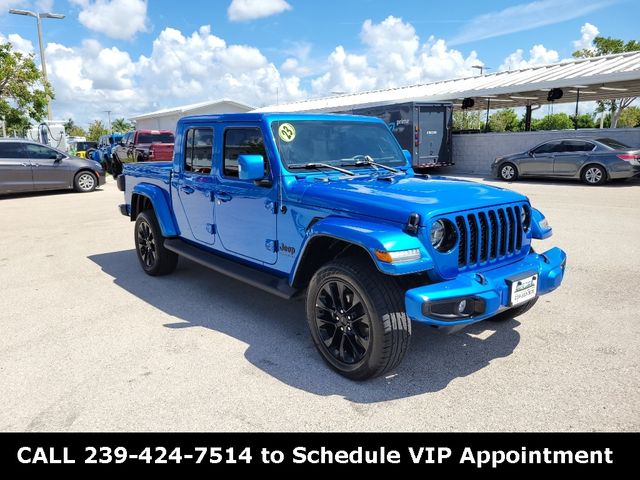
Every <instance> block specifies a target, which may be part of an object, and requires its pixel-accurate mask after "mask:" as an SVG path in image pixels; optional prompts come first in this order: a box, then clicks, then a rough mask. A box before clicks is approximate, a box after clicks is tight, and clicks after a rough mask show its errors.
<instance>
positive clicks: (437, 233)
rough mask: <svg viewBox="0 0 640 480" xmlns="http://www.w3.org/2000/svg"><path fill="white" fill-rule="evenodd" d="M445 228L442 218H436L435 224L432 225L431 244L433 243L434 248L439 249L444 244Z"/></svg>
mask: <svg viewBox="0 0 640 480" xmlns="http://www.w3.org/2000/svg"><path fill="white" fill-rule="evenodd" d="M445 230H446V228H445V225H444V222H443V221H442V220H436V221H435V222H434V223H433V225H431V245H433V247H434V248H436V249H437V248H438V247H440V246H441V245H442V242H443V241H444V234H445Z"/></svg>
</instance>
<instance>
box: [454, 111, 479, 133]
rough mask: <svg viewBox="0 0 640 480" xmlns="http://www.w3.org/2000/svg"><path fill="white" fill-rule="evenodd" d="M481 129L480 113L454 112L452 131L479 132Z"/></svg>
mask: <svg viewBox="0 0 640 480" xmlns="http://www.w3.org/2000/svg"><path fill="white" fill-rule="evenodd" d="M481 128H482V119H481V118H480V112H469V111H467V110H454V112H453V129H454V130H479V129H481Z"/></svg>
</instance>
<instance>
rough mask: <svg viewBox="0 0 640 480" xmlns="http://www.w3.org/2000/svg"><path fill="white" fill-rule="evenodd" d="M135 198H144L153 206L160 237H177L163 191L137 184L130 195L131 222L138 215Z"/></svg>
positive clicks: (147, 184) (176, 230)
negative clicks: (160, 233) (160, 232)
mask: <svg viewBox="0 0 640 480" xmlns="http://www.w3.org/2000/svg"><path fill="white" fill-rule="evenodd" d="M136 196H141V197H146V198H148V199H149V201H150V202H151V205H153V210H154V212H155V215H156V219H157V220H158V224H159V225H160V230H161V231H162V235H163V236H165V237H177V236H178V229H177V228H176V222H175V221H174V219H173V214H172V213H171V208H170V207H169V201H168V200H167V198H166V194H165V192H164V190H162V189H161V188H160V187H158V186H156V185H151V184H149V183H139V184H137V185H136V186H135V187H133V192H132V195H131V220H135V218H136V216H137V215H138V213H140V212H138V211H137V202H136V201H135V200H136Z"/></svg>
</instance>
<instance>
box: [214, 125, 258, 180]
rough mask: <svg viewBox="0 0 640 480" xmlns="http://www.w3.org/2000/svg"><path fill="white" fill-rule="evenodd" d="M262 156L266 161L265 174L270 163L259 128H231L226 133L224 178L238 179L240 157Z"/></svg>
mask: <svg viewBox="0 0 640 480" xmlns="http://www.w3.org/2000/svg"><path fill="white" fill-rule="evenodd" d="M240 155H262V157H263V158H264V159H265V174H267V173H268V168H269V167H268V166H269V162H268V161H267V152H266V151H265V148H264V139H263V137H262V132H261V131H260V129H259V128H229V129H227V130H226V131H225V132H224V176H225V177H231V178H238V156H240Z"/></svg>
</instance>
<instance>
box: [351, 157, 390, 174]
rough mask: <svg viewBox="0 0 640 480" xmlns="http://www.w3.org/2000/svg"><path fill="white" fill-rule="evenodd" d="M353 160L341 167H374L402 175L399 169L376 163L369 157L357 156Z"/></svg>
mask: <svg viewBox="0 0 640 480" xmlns="http://www.w3.org/2000/svg"><path fill="white" fill-rule="evenodd" d="M352 160H353V162H344V163H341V164H340V165H342V166H343V167H361V166H372V167H378V168H383V169H385V170H388V171H390V172H393V173H400V170H398V169H397V168H393V167H390V166H388V165H384V164H382V163H377V162H374V161H373V158H371V157H370V156H369V155H356V156H355V157H353V158H352Z"/></svg>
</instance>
